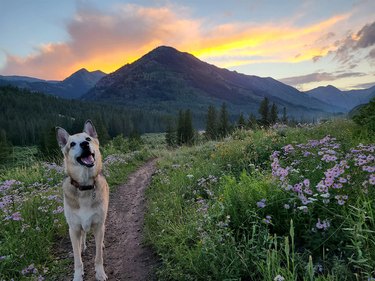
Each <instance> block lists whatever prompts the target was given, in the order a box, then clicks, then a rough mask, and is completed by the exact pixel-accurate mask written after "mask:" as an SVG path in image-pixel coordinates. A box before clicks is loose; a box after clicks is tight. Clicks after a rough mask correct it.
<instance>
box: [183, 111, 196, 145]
mask: <svg viewBox="0 0 375 281" xmlns="http://www.w3.org/2000/svg"><path fill="white" fill-rule="evenodd" d="M183 139H184V143H186V144H192V143H193V140H194V129H193V120H192V115H191V111H190V109H188V110H186V111H185V114H184V137H183Z"/></svg>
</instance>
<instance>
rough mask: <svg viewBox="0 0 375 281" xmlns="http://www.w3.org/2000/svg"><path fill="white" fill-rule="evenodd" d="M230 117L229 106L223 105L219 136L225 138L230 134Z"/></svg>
mask: <svg viewBox="0 0 375 281" xmlns="http://www.w3.org/2000/svg"><path fill="white" fill-rule="evenodd" d="M229 126H230V124H229V116H228V111H227V105H226V104H225V103H223V104H222V106H221V109H220V117H219V135H220V137H222V138H225V137H226V136H227V135H228V133H229V129H230V128H229Z"/></svg>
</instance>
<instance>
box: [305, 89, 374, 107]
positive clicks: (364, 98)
mask: <svg viewBox="0 0 375 281" xmlns="http://www.w3.org/2000/svg"><path fill="white" fill-rule="evenodd" d="M306 94H307V95H309V96H310V97H314V98H316V99H319V100H321V101H323V102H325V103H327V104H330V105H331V106H339V107H341V108H344V109H345V110H346V111H350V110H351V109H353V108H354V107H356V106H357V105H360V104H364V103H368V102H369V101H370V100H371V98H373V97H375V86H373V87H371V88H369V89H363V90H350V91H341V90H339V89H337V88H336V87H334V86H331V85H328V86H325V87H318V88H315V89H312V90H310V91H307V92H306Z"/></svg>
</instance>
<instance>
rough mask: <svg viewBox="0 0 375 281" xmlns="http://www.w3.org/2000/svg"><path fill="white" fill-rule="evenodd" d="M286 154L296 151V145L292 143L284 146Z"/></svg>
mask: <svg viewBox="0 0 375 281" xmlns="http://www.w3.org/2000/svg"><path fill="white" fill-rule="evenodd" d="M283 149H284V152H285V154H289V153H291V152H293V151H294V147H293V145H291V144H288V145H286V146H284V147H283Z"/></svg>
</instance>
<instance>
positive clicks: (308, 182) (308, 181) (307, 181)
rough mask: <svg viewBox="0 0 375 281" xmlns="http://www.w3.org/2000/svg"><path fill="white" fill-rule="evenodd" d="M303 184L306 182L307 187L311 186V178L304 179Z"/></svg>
mask: <svg viewBox="0 0 375 281" xmlns="http://www.w3.org/2000/svg"><path fill="white" fill-rule="evenodd" d="M303 184H304V185H305V186H306V187H310V180H309V179H304V180H303Z"/></svg>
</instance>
